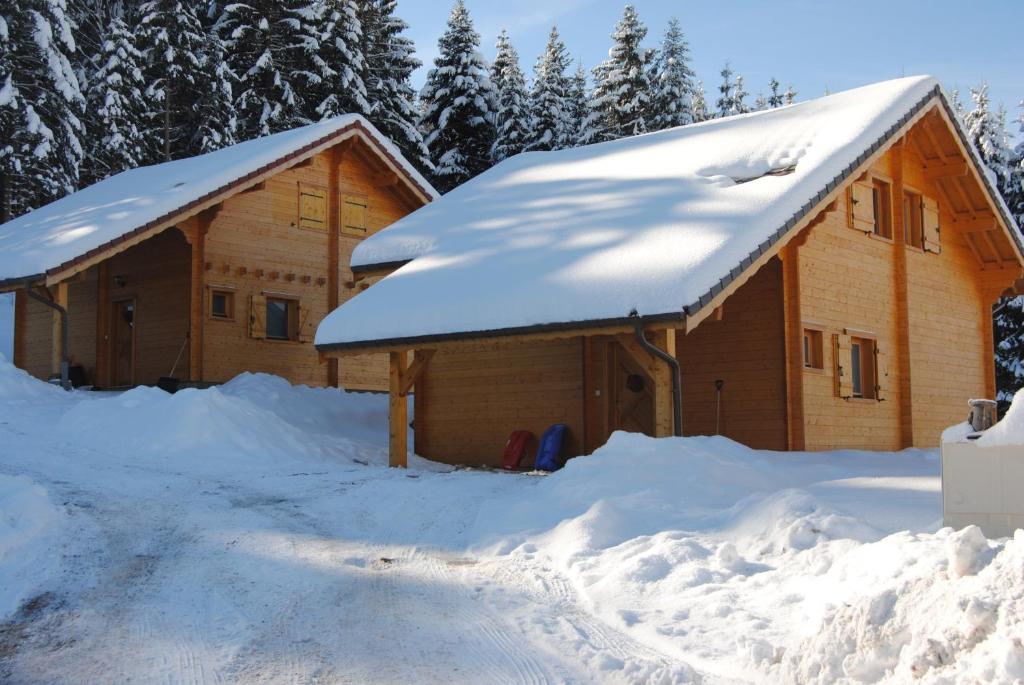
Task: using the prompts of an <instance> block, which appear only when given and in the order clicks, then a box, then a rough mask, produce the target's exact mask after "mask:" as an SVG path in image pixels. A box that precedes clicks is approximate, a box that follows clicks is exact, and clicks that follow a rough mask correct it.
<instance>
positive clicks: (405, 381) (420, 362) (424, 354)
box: [399, 350, 437, 397]
mask: <svg viewBox="0 0 1024 685" xmlns="http://www.w3.org/2000/svg"><path fill="white" fill-rule="evenodd" d="M436 351H437V350H416V354H415V355H413V361H412V364H411V365H410V366H409V368H408V369H406V370H405V372H404V373H403V374H402V382H401V384H400V385H399V392H400V393H401V395H402V397H405V396H406V395H408V394H409V391H410V390H412V388H413V386H414V385H416V381H417V380H418V379H419V377H420V374H422V373H423V371H424V370H425V369H426V368H427V364H429V363H430V360H431V358H432V357H433V356H434V353H435V352H436Z"/></svg>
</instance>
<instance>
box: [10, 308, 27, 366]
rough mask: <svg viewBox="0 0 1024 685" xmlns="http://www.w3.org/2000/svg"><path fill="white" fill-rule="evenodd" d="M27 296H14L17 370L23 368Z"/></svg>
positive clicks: (15, 362)
mask: <svg viewBox="0 0 1024 685" xmlns="http://www.w3.org/2000/svg"><path fill="white" fill-rule="evenodd" d="M27 317H28V295H26V294H25V293H23V292H21V291H19V292H16V293H15V294H14V350H13V352H14V359H12V360H11V361H12V362H13V363H14V365H15V366H17V367H18V368H19V369H24V368H25V352H26V348H25V324H26V323H28V318H27Z"/></svg>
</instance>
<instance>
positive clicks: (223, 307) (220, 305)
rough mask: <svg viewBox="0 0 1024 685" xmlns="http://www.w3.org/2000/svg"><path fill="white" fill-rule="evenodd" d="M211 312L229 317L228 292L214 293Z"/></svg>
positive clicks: (222, 316)
mask: <svg viewBox="0 0 1024 685" xmlns="http://www.w3.org/2000/svg"><path fill="white" fill-rule="evenodd" d="M210 313H211V314H213V315H214V316H219V317H221V318H227V316H228V296H227V293H214V294H213V303H212V305H211V307H210Z"/></svg>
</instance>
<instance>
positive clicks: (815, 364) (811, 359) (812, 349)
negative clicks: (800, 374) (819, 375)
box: [804, 328, 825, 369]
mask: <svg viewBox="0 0 1024 685" xmlns="http://www.w3.org/2000/svg"><path fill="white" fill-rule="evenodd" d="M823 340H824V336H823V335H822V332H821V331H819V330H816V329H813V328H805V329H804V368H807V369H821V368H824V366H825V359H824V352H823V350H822V345H823Z"/></svg>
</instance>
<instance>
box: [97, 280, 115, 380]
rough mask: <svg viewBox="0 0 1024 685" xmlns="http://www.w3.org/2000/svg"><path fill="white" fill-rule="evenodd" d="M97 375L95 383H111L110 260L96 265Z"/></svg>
mask: <svg viewBox="0 0 1024 685" xmlns="http://www.w3.org/2000/svg"><path fill="white" fill-rule="evenodd" d="M96 271H97V273H96V377H95V378H93V383H95V384H96V385H97V386H99V387H101V388H103V387H107V386H109V385H110V307H111V302H110V278H111V276H110V262H109V261H104V262H100V263H99V265H98V266H97V267H96Z"/></svg>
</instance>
